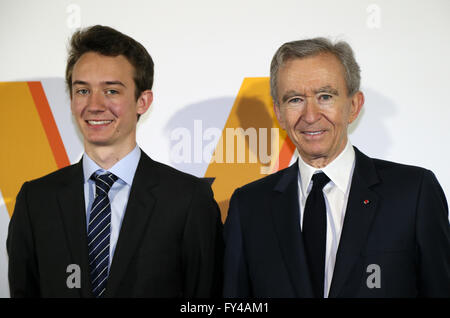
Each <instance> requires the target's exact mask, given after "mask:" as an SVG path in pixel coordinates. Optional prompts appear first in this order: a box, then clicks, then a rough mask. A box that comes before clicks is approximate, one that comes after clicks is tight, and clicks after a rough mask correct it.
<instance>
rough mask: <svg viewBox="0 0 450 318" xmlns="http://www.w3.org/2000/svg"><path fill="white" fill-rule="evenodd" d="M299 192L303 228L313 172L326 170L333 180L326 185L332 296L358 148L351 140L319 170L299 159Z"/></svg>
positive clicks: (327, 271)
mask: <svg viewBox="0 0 450 318" xmlns="http://www.w3.org/2000/svg"><path fill="white" fill-rule="evenodd" d="M298 166H299V176H298V189H299V190H298V192H299V200H300V226H301V227H302V228H303V212H304V210H305V204H306V199H307V197H308V194H309V192H310V191H311V189H312V182H311V178H312V175H313V174H315V173H318V172H321V171H322V172H324V173H325V174H326V175H327V176H328V178H330V180H331V181H330V182H328V184H327V185H325V187H324V188H323V193H324V197H325V205H326V209H327V246H326V254H325V255H326V259H325V281H324V297H325V298H327V297H328V293H329V291H330V285H331V280H332V278H333V271H334V265H335V263H336V253H337V250H338V246H339V240H340V237H341V231H342V227H343V224H344V217H345V210H346V208H347V201H348V195H349V193H350V186H351V180H352V176H353V169H354V166H355V150H354V149H353V146H352V145H351V144H350V141H347V145H346V146H345V148H344V150H343V151H342V152H341V153H340V154H339V156H338V157H336V159H334V160H333V161H332V162H330V163H329V164H328V165H327V166H326V167H324V168H321V169H317V168H314V167H312V166H310V165H308V164H307V163H305V162H304V161H303V160H302V158H301V156H299V160H298Z"/></svg>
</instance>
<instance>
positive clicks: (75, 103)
mask: <svg viewBox="0 0 450 318" xmlns="http://www.w3.org/2000/svg"><path fill="white" fill-rule="evenodd" d="M133 75H134V67H133V66H132V65H131V64H130V62H128V60H127V59H126V58H125V57H124V56H122V55H119V56H116V57H110V56H104V55H101V54H98V53H95V52H88V53H85V54H83V55H82V56H81V58H80V59H79V60H78V61H77V63H76V64H75V66H74V68H73V73H72V100H71V109H72V114H73V116H74V118H75V119H76V122H77V124H78V127H79V129H80V131H81V133H82V134H83V137H84V145H85V148H92V147H104V146H113V147H124V148H129V149H132V147H134V146H135V144H136V124H137V115H138V114H140V115H142V114H143V113H145V112H146V111H147V109H148V108H149V106H150V104H151V102H152V98H153V96H152V93H151V91H144V92H143V93H142V94H141V96H140V97H139V98H138V99H137V100H136V98H135V88H136V86H135V83H134V80H133Z"/></svg>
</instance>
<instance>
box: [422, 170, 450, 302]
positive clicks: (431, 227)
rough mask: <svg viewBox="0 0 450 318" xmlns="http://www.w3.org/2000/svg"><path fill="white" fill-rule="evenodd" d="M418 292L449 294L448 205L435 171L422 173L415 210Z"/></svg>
mask: <svg viewBox="0 0 450 318" xmlns="http://www.w3.org/2000/svg"><path fill="white" fill-rule="evenodd" d="M416 213H417V214H416V218H417V219H416V239H417V250H418V256H417V258H418V265H419V266H418V271H419V273H418V274H419V279H418V285H419V295H420V296H422V297H450V224H449V219H448V205H447V201H446V198H445V195H444V192H443V190H442V188H441V186H440V185H439V182H438V181H437V179H436V177H435V175H434V174H433V173H432V172H431V171H428V170H426V171H425V172H424V175H423V180H422V185H421V188H420V192H419V198H418V202H417V212H416Z"/></svg>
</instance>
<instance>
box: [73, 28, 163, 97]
mask: <svg viewBox="0 0 450 318" xmlns="http://www.w3.org/2000/svg"><path fill="white" fill-rule="evenodd" d="M87 52H96V53H99V54H102V55H105V56H119V55H123V56H125V57H126V59H127V60H128V62H130V64H131V65H133V67H134V77H133V78H134V83H135V85H136V91H135V96H136V100H137V99H138V98H139V96H140V95H141V93H142V92H143V91H145V90H147V89H152V86H153V73H154V70H153V68H154V63H153V60H152V57H151V56H150V54H148V52H147V50H146V49H145V48H144V46H142V44H140V43H139V42H137V41H135V40H134V39H132V38H131V37H129V36H128V35H125V34H123V33H121V32H119V31H117V30H115V29H113V28H110V27H107V26H102V25H95V26H91V27H88V28H85V29H82V30H80V31H77V32H75V33H74V34H73V35H72V39H71V40H70V47H69V57H68V58H67V66H66V85H67V88H68V90H69V93H70V97H72V72H73V67H74V65H75V63H76V62H77V61H78V60H79V59H80V57H81V56H82V55H83V54H85V53H87Z"/></svg>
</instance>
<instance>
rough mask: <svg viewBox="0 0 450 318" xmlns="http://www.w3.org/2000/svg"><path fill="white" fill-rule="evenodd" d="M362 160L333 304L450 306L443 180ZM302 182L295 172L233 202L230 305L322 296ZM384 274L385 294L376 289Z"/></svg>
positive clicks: (245, 190)
mask: <svg viewBox="0 0 450 318" xmlns="http://www.w3.org/2000/svg"><path fill="white" fill-rule="evenodd" d="M355 152H356V163H355V169H354V174H353V179H352V183H351V189H350V194H349V198H348V204H347V210H346V214H345V221H344V226H343V230H342V234H341V238H340V243H339V249H338V252H337V259H336V265H335V269H334V275H333V279H332V283H331V289H330V292H329V297H415V296H440V297H450V231H449V221H448V206H447V201H446V199H445V196H444V193H443V191H442V188H441V187H440V185H439V183H438V181H437V180H436V178H435V176H434V174H433V173H432V172H431V171H428V170H425V169H422V168H418V167H412V166H405V165H400V164H396V163H392V162H387V161H383V160H376V159H371V158H369V157H367V156H365V155H364V154H362V153H361V152H360V151H358V150H357V149H356V148H355ZM297 177H298V164H294V165H292V166H291V167H289V168H287V169H284V170H282V171H280V172H278V173H275V174H273V175H270V176H268V177H265V178H263V179H261V180H258V181H256V182H253V183H251V184H249V185H246V186H244V187H242V188H240V189H237V190H236V191H235V193H234V194H233V196H232V198H231V202H230V209H229V212H228V218H227V220H226V222H225V228H224V233H225V244H226V247H225V263H224V264H225V265H224V266H225V267H224V271H225V277H224V295H225V297H243V296H244V297H245V296H247V297H248V296H254V297H313V292H312V288H311V282H310V279H309V277H310V276H309V274H308V266H307V263H306V259H305V251H304V245H303V240H302V234H301V231H300V223H299V222H300V220H299V202H298V201H299V200H298V182H297ZM365 200H368V201H366V204H365V203H364V201H365ZM370 264H376V265H379V269H380V271H376V270H374V269H372V268H371V267H369V271H368V266H369V265H370ZM377 273H379V274H380V275H379V278H380V280H379V282H381V285H380V286H379V287H380V288H369V286H370V287H373V283H376V282H377V281H376V276H375V275H378V274H377ZM371 275H372V276H371ZM367 281H369V284H367Z"/></svg>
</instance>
